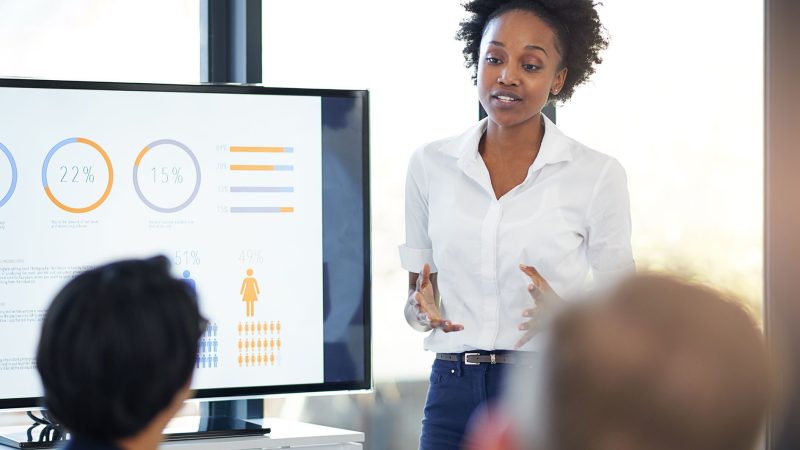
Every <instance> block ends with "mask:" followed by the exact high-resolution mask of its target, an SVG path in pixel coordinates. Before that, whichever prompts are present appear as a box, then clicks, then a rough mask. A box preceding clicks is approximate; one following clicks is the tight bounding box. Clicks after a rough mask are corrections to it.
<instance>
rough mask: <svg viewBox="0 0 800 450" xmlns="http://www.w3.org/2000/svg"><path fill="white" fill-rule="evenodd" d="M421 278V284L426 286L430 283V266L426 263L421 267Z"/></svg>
mask: <svg viewBox="0 0 800 450" xmlns="http://www.w3.org/2000/svg"><path fill="white" fill-rule="evenodd" d="M420 275H421V278H422V284H427V283H429V282H430V281H431V266H430V264H428V263H425V265H424V266H422V272H420Z"/></svg>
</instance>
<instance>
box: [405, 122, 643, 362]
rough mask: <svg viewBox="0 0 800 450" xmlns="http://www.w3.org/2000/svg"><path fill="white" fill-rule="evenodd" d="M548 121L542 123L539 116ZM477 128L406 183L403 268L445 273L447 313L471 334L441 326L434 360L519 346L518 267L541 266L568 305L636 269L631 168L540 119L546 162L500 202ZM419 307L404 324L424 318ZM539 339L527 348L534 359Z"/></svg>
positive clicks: (415, 162) (415, 167)
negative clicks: (592, 286) (629, 183)
mask: <svg viewBox="0 0 800 450" xmlns="http://www.w3.org/2000/svg"><path fill="white" fill-rule="evenodd" d="M543 117H544V116H543ZM486 121H487V119H484V120H483V121H481V122H479V123H478V124H476V125H475V126H473V127H471V128H470V129H469V130H467V131H466V132H465V133H463V134H461V135H460V136H456V137H453V138H449V139H444V140H440V141H436V142H433V143H430V144H428V145H425V146H423V147H422V148H420V149H419V150H417V151H416V152H415V153H414V155H413V156H412V157H411V161H410V163H409V167H408V176H407V180H406V210H405V212H406V243H405V245H402V246H400V259H401V262H402V266H403V268H404V269H406V270H408V271H410V272H420V271H421V270H422V266H423V264H425V263H428V264H430V266H431V271H432V272H438V274H439V275H438V285H439V292H440V295H441V311H442V316H443V317H444V318H445V319H447V320H450V321H452V322H453V323H460V324H462V325H464V330H462V331H458V332H452V333H444V332H442V331H441V330H439V329H434V330H433V331H432V332H431V334H430V335H429V336H428V337H427V338H426V339H425V349H426V350H430V351H434V352H439V353H458V352H463V351H469V350H475V349H480V350H494V349H513V348H514V344H515V343H516V342H517V340H518V339H519V338H520V337H521V336H522V334H523V332H522V331H520V330H519V329H518V326H519V324H521V323H523V322H525V320H526V319H525V318H524V317H522V311H523V310H524V309H526V308H530V307H532V305H533V302H532V300H531V298H530V295H529V294H528V291H527V286H528V284H529V283H530V281H529V279H528V278H527V277H526V276H525V275H524V274H523V273H522V272H521V271H520V269H519V265H520V264H526V265H530V266H533V267H535V268H536V269H537V270H538V271H539V273H540V274H541V275H542V276H543V277H544V278H545V279H546V280H547V281H548V282H549V283H550V285H551V286H552V287H553V289H554V290H555V291H556V293H558V294H559V295H561V296H562V297H565V298H570V297H571V296H574V295H577V294H579V293H581V292H583V291H585V290H586V289H587V288H588V287H589V286H590V284H589V282H590V280H593V282H594V283H596V284H600V285H604V284H607V283H608V282H610V281H612V280H614V279H616V278H618V277H619V276H620V275H622V274H625V273H628V272H631V271H633V270H634V261H633V255H632V251H631V219H630V201H629V198H628V188H627V178H626V176H625V170H624V169H623V168H622V166H621V165H620V164H619V162H617V160H615V159H614V158H612V157H610V156H607V155H604V154H602V153H599V152H597V151H594V150H592V149H590V148H588V147H586V146H585V145H583V144H581V143H579V142H577V141H575V140H573V139H571V138H569V137H567V136H565V135H564V134H563V133H562V132H561V131H560V130H559V129H558V128H556V126H555V124H553V122H551V121H550V120H549V119H547V118H546V117H545V118H544V123H545V133H544V138H543V140H542V145H541V148H540V149H539V154H538V155H537V156H536V159H535V160H534V162H533V164H531V166H530V168H529V169H528V174H527V176H526V178H525V181H523V182H522V183H521V184H520V185H518V186H516V187H515V188H514V189H512V190H511V191H510V192H508V193H507V194H505V195H504V196H503V197H502V198H500V199H499V200H498V199H497V198H496V197H495V194H494V190H493V189H492V184H491V180H490V178H489V172H488V170H487V168H486V165H485V164H484V162H483V158H482V157H481V156H480V154H479V153H478V144H479V142H480V139H481V137H482V136H483V134H484V133H485V131H486ZM418 314H419V310H418V308H417V306H416V304H415V303H414V302H413V299H409V302H408V303H407V304H406V319H407V320H408V322H409V324H411V325H412V327H414V328H416V329H419V330H425V329H426V328H425V327H424V326H423V325H422V324H421V323H420V322H419V321H418ZM539 341H540V339H539V338H534V339H533V340H532V341H531V342H529V343H528V344H526V345H525V346H524V347H522V348H521V349H520V350H536V349H538V348H539V346H540V344H539Z"/></svg>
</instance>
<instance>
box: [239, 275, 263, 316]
mask: <svg viewBox="0 0 800 450" xmlns="http://www.w3.org/2000/svg"><path fill="white" fill-rule="evenodd" d="M260 293H261V289H259V288H258V281H257V280H256V279H255V278H254V277H253V269H247V277H246V278H245V279H244V280H242V288H241V289H239V294H240V295H241V296H242V301H243V302H245V303H246V304H247V317H253V316H255V315H256V313H255V305H256V301H258V294H260Z"/></svg>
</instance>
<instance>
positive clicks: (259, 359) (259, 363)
mask: <svg viewBox="0 0 800 450" xmlns="http://www.w3.org/2000/svg"><path fill="white" fill-rule="evenodd" d="M261 360H262V358H261V353H259V354H258V365H259V366H260V365H261Z"/></svg>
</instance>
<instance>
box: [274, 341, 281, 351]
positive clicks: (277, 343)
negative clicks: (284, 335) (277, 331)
mask: <svg viewBox="0 0 800 450" xmlns="http://www.w3.org/2000/svg"><path fill="white" fill-rule="evenodd" d="M275 345H277V346H278V351H281V338H278V340H277V341H276V342H275Z"/></svg>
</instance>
